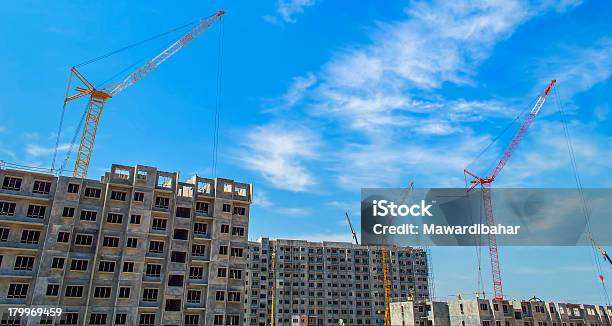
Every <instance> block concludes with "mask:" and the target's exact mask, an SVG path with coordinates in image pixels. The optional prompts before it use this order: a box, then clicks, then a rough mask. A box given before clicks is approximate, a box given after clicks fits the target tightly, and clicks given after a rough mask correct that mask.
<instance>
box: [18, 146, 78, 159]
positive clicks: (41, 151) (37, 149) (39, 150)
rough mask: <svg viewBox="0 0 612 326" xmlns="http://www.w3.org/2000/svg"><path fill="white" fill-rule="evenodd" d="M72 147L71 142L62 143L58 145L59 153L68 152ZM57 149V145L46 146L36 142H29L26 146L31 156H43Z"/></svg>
mask: <svg viewBox="0 0 612 326" xmlns="http://www.w3.org/2000/svg"><path fill="white" fill-rule="evenodd" d="M68 149H70V144H60V145H59V146H58V147H57V151H58V153H61V152H66V151H67V150H68ZM54 151H55V147H45V146H41V145H36V144H29V145H27V147H26V153H27V154H28V155H29V156H31V157H41V156H49V155H51V154H53V152H54Z"/></svg>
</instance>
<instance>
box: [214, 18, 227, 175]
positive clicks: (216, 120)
mask: <svg viewBox="0 0 612 326" xmlns="http://www.w3.org/2000/svg"><path fill="white" fill-rule="evenodd" d="M220 25H221V26H220V27H219V28H220V29H219V48H218V53H217V55H218V57H217V94H216V98H215V115H214V127H213V152H212V167H211V170H212V171H211V174H212V178H213V179H214V178H216V177H217V162H218V159H219V158H218V155H219V154H218V151H219V129H220V127H219V116H220V111H221V81H222V77H223V44H224V37H223V36H224V34H225V28H224V23H223V19H222V20H221V21H220Z"/></svg>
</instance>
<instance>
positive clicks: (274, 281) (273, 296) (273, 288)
mask: <svg viewBox="0 0 612 326" xmlns="http://www.w3.org/2000/svg"><path fill="white" fill-rule="evenodd" d="M270 243H271V244H272V254H271V256H272V258H271V259H272V304H271V305H270V326H274V318H275V316H274V300H275V299H276V242H273V241H270Z"/></svg>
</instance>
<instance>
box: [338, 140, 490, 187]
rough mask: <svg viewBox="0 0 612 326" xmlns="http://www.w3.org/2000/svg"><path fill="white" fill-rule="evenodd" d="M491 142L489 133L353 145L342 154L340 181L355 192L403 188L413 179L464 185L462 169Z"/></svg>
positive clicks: (339, 170)
mask: <svg viewBox="0 0 612 326" xmlns="http://www.w3.org/2000/svg"><path fill="white" fill-rule="evenodd" d="M489 141H490V139H489V137H488V136H479V137H475V136H465V137H462V138H459V137H453V141H451V142H443V143H439V144H438V143H435V142H433V141H432V144H427V145H419V144H415V143H405V144H403V143H394V142H388V141H379V142H373V143H370V144H367V145H355V144H353V145H350V146H348V147H347V148H346V149H345V151H344V152H343V153H342V155H341V156H342V157H343V160H342V162H340V163H339V166H338V167H337V182H338V184H339V185H340V186H341V187H343V188H345V189H349V190H353V191H357V190H359V188H362V187H389V186H393V187H403V186H406V185H407V184H408V183H409V182H410V181H413V180H414V181H415V183H416V184H417V186H419V185H421V186H427V187H430V186H441V187H444V186H448V187H451V186H455V187H457V186H463V178H460V177H459V176H461V171H463V168H464V167H465V166H467V165H468V164H469V163H470V161H471V160H472V159H473V158H474V157H475V156H476V154H477V150H478V149H480V148H483V147H484V145H485V144H487V143H488V142H489ZM424 174H425V175H424ZM452 176H455V177H452Z"/></svg>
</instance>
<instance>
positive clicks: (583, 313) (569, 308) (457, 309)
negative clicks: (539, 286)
mask: <svg viewBox="0 0 612 326" xmlns="http://www.w3.org/2000/svg"><path fill="white" fill-rule="evenodd" d="M448 310H449V316H450V323H451V325H461V326H612V306H597V305H589V304H577V303H558V302H544V301H542V300H539V299H537V298H533V299H531V300H489V299H479V298H477V299H462V298H460V297H459V298H457V299H452V300H449V301H448Z"/></svg>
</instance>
